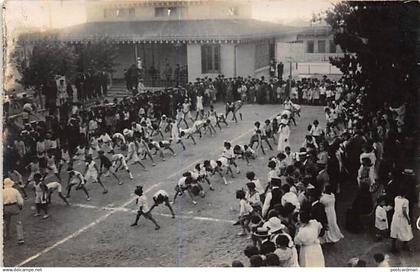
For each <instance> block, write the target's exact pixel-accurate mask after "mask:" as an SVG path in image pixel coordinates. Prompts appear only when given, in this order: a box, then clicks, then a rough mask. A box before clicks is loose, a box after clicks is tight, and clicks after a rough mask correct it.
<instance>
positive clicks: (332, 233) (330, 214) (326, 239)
mask: <svg viewBox="0 0 420 272" xmlns="http://www.w3.org/2000/svg"><path fill="white" fill-rule="evenodd" d="M319 201H320V202H321V203H322V204H324V206H325V213H326V214H327V220H328V231H326V233H325V235H324V236H323V237H322V238H321V242H323V243H337V242H338V241H339V240H340V239H342V238H344V235H343V234H342V233H341V231H340V228H339V227H338V225H337V216H336V214H335V196H334V194H333V193H332V187H331V185H327V186H325V191H324V193H323V194H322V196H321V199H320V200H319Z"/></svg>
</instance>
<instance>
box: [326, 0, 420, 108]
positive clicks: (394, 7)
mask: <svg viewBox="0 0 420 272" xmlns="http://www.w3.org/2000/svg"><path fill="white" fill-rule="evenodd" d="M418 11H419V10H418V4H417V3H415V2H410V3H403V2H399V1H394V2H386V1H385V2H383V1H377V2H364V1H346V2H340V3H338V4H336V5H335V6H334V8H332V9H331V10H329V11H327V12H326V18H325V20H326V22H327V23H328V24H329V25H330V26H331V27H332V30H333V32H334V41H335V43H336V44H338V45H340V47H341V48H342V49H343V51H344V52H345V53H346V55H345V57H344V58H334V59H331V63H332V64H333V65H336V66H337V67H338V68H340V69H341V71H342V72H343V73H344V76H345V77H347V78H351V79H353V80H355V81H356V82H357V83H358V84H359V85H364V86H366V91H367V102H368V107H369V108H370V109H374V108H377V107H380V106H382V105H383V103H385V102H386V103H389V104H392V105H393V106H399V105H401V104H402V103H404V102H405V101H407V100H408V99H410V98H409V97H413V96H415V93H416V92H417V88H416V87H417V86H418V81H417V80H418V79H417V78H418V74H419V70H418V66H417V61H416V60H417V54H418V52H417V46H418V38H417V37H418Z"/></svg>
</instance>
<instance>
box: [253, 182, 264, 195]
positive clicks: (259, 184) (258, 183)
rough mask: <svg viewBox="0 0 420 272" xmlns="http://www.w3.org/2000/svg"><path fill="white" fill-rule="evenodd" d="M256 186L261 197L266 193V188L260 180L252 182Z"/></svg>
mask: <svg viewBox="0 0 420 272" xmlns="http://www.w3.org/2000/svg"><path fill="white" fill-rule="evenodd" d="M252 182H253V183H254V184H255V190H256V191H257V192H258V193H259V194H260V195H261V194H263V193H264V187H263V186H262V184H261V181H260V180H259V179H254V180H253V181H252Z"/></svg>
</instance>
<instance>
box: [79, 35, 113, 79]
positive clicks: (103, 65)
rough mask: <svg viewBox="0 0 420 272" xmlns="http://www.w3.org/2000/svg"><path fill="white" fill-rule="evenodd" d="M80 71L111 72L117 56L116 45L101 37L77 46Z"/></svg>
mask: <svg viewBox="0 0 420 272" xmlns="http://www.w3.org/2000/svg"><path fill="white" fill-rule="evenodd" d="M77 51H78V53H79V56H78V68H79V71H80V72H87V71H92V72H103V71H104V72H109V73H111V72H113V71H114V69H113V68H114V67H115V65H116V62H115V60H116V58H117V56H118V53H117V52H118V48H117V45H115V44H114V43H111V42H110V41H109V39H108V38H106V37H105V38H101V39H97V40H94V41H92V42H89V43H86V44H82V45H80V46H78V47H77Z"/></svg>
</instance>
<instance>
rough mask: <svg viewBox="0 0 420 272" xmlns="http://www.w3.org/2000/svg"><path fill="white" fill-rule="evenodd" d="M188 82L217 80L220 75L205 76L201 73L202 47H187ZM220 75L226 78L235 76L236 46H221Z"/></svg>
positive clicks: (194, 45) (191, 45) (195, 45)
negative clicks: (197, 79) (205, 78)
mask: <svg viewBox="0 0 420 272" xmlns="http://www.w3.org/2000/svg"><path fill="white" fill-rule="evenodd" d="M187 63H188V81H195V79H196V78H203V77H209V78H215V77H216V76H218V75H219V74H218V73H212V74H203V73H202V71H201V45H200V44H188V45H187ZM220 73H221V74H223V75H225V77H234V75H235V45H233V44H222V45H220Z"/></svg>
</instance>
